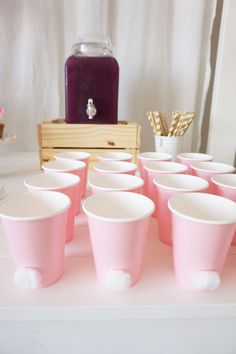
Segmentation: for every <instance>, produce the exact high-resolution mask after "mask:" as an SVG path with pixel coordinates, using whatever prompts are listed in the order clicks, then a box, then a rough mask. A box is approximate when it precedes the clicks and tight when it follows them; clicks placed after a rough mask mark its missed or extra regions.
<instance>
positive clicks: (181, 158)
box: [176, 152, 214, 174]
mask: <svg viewBox="0 0 236 354" xmlns="http://www.w3.org/2000/svg"><path fill="white" fill-rule="evenodd" d="M176 157H177V161H178V162H180V163H182V164H184V165H186V166H188V173H189V174H192V172H191V167H190V166H191V164H192V163H193V162H195V161H212V160H214V157H213V156H211V155H209V154H203V153H200V152H183V153H182V154H178V155H177V156H176Z"/></svg>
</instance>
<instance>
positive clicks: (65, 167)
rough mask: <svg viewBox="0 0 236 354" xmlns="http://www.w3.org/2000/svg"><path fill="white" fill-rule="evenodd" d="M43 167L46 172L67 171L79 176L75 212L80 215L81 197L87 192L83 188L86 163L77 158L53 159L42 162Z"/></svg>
mask: <svg viewBox="0 0 236 354" xmlns="http://www.w3.org/2000/svg"><path fill="white" fill-rule="evenodd" d="M42 169H43V170H44V172H45V173H52V172H59V173H61V172H67V173H72V174H74V175H76V176H78V177H79V178H80V180H81V183H79V185H78V188H77V200H76V207H75V213H76V215H78V214H79V213H80V212H81V203H80V201H81V198H82V196H83V195H84V194H85V192H86V191H85V190H82V186H83V188H85V187H86V184H87V183H85V182H84V174H85V169H86V163H85V162H83V161H75V160H52V161H48V162H44V163H43V164H42Z"/></svg>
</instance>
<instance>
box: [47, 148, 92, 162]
mask: <svg viewBox="0 0 236 354" xmlns="http://www.w3.org/2000/svg"><path fill="white" fill-rule="evenodd" d="M67 154H68V156H66V155H67ZM80 154H81V156H80V157H77V156H76V155H80ZM63 155H65V156H63ZM70 155H71V156H70ZM73 155H75V156H74V157H73ZM53 156H54V158H55V159H56V160H82V161H83V160H87V159H88V158H90V153H88V152H87V151H76V150H75V151H63V152H56V153H55V154H54V155H53Z"/></svg>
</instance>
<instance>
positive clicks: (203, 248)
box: [168, 193, 236, 290]
mask: <svg viewBox="0 0 236 354" xmlns="http://www.w3.org/2000/svg"><path fill="white" fill-rule="evenodd" d="M168 207H169V209H170V211H171V219H172V239H173V257H174V270H175V276H176V278H177V280H178V282H179V283H180V284H181V285H183V286H184V287H186V288H188V289H193V290H216V289H217V288H219V286H220V284H221V275H220V274H221V272H222V269H223V266H224V263H225V259H226V256H227V254H228V251H229V248H230V245H231V242H232V239H233V235H234V232H235V227H236V203H234V202H232V201H231V200H229V199H226V198H223V197H219V196H216V195H212V194H208V193H181V194H177V195H175V196H173V197H172V198H170V199H169V201H168Z"/></svg>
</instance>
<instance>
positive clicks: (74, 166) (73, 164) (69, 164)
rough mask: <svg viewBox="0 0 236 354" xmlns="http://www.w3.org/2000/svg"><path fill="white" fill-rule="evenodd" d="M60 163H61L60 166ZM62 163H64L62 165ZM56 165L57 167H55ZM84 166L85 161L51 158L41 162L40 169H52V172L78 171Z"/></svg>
mask: <svg viewBox="0 0 236 354" xmlns="http://www.w3.org/2000/svg"><path fill="white" fill-rule="evenodd" d="M60 164H62V166H61V167H59V166H60ZM63 164H64V165H65V166H64V167H63ZM54 165H55V166H54ZM57 165H58V167H56V166H57ZM85 167H86V163H85V162H83V161H80V160H72V159H61V160H59V159H58V160H51V161H47V162H44V163H43V164H42V169H43V170H44V171H52V172H68V171H70V172H72V171H79V170H82V169H84V168H85Z"/></svg>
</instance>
